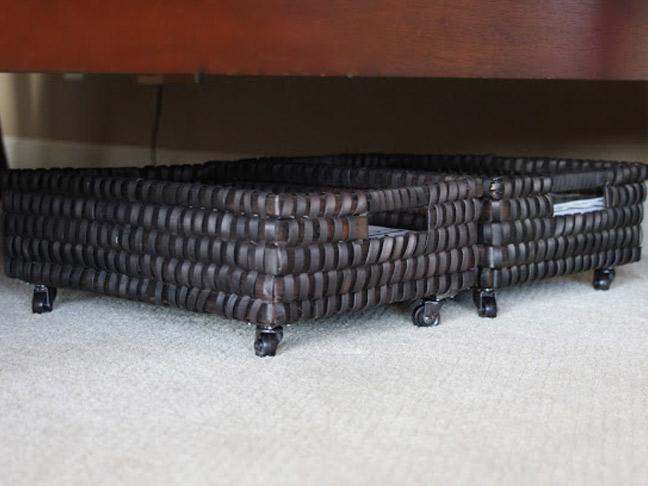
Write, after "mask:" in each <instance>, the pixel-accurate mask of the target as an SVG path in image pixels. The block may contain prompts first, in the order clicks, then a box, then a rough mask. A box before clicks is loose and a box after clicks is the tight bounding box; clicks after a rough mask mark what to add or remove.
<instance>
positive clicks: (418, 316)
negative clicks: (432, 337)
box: [412, 304, 441, 327]
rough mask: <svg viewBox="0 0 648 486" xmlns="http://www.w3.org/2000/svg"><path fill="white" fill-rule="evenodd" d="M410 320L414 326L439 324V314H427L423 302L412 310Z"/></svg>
mask: <svg viewBox="0 0 648 486" xmlns="http://www.w3.org/2000/svg"><path fill="white" fill-rule="evenodd" d="M412 321H414V325H415V326H416V327H433V326H438V325H439V324H441V314H427V313H426V312H425V304H423V305H419V306H418V307H417V308H416V309H414V312H412Z"/></svg>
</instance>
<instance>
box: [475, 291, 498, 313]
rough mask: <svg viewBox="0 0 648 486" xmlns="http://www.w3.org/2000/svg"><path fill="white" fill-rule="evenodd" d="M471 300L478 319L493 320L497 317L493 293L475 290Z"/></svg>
mask: <svg viewBox="0 0 648 486" xmlns="http://www.w3.org/2000/svg"><path fill="white" fill-rule="evenodd" d="M473 300H474V302H475V305H476V306H477V314H478V315H479V317H487V318H489V319H494V318H495V317H497V300H496V299H495V292H494V291H492V290H482V289H475V290H474V291H473Z"/></svg>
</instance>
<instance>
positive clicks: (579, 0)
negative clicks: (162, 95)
mask: <svg viewBox="0 0 648 486" xmlns="http://www.w3.org/2000/svg"><path fill="white" fill-rule="evenodd" d="M0 7H1V10H0V11H2V16H1V17H0V32H2V37H1V38H0V70H5V71H85V72H165V73H196V72H204V73H220V74H276V75H282V74H290V75H348V76H360V75H364V76H374V75H376V76H377V75H379V76H436V77H490V78H583V79H648V2H646V0H569V1H566V0H453V1H450V0H437V1H434V0H427V1H426V0H293V1H290V0H222V1H218V0H193V1H186V0H166V1H165V0H138V1H132V0H131V1H126V0H111V1H105V0H101V1H98V0H48V1H43V0H21V1H15V0H12V1H8V0H5V1H1V2H0Z"/></svg>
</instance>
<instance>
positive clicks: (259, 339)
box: [254, 326, 283, 358]
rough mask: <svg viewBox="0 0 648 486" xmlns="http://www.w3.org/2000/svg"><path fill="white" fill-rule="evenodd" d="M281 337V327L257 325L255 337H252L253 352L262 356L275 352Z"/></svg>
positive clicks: (272, 354)
mask: <svg viewBox="0 0 648 486" xmlns="http://www.w3.org/2000/svg"><path fill="white" fill-rule="evenodd" d="M282 339H283V328H282V327H281V326H278V327H261V326H257V330H256V338H255V339H254V352H255V353H256V355H257V356H261V357H262V358H263V357H265V356H274V355H275V354H277V347H278V346H279V343H280V342H281V340H282Z"/></svg>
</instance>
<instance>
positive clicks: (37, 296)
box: [32, 285, 56, 314]
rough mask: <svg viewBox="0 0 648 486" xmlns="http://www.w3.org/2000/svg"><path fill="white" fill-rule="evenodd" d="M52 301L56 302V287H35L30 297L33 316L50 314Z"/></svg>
mask: <svg viewBox="0 0 648 486" xmlns="http://www.w3.org/2000/svg"><path fill="white" fill-rule="evenodd" d="M54 300H56V287H48V286H47V285H36V287H34V295H33V297H32V312H33V313H34V314H43V313H45V312H52V309H53V308H54Z"/></svg>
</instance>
